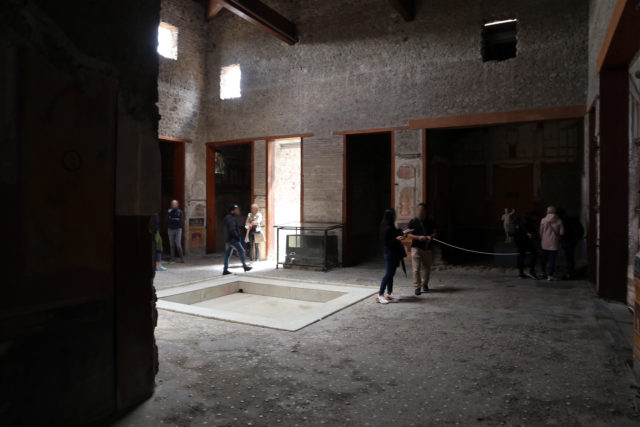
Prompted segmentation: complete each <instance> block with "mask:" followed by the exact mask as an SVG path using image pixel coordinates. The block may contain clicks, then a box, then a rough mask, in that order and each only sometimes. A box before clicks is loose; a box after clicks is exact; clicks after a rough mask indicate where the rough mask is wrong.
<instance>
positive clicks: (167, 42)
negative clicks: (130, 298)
mask: <svg viewBox="0 0 640 427" xmlns="http://www.w3.org/2000/svg"><path fill="white" fill-rule="evenodd" d="M158 53H159V54H160V55H162V56H164V57H165V58H169V59H178V27H175V26H173V25H170V24H167V23H166V22H161V23H160V25H159V26H158Z"/></svg>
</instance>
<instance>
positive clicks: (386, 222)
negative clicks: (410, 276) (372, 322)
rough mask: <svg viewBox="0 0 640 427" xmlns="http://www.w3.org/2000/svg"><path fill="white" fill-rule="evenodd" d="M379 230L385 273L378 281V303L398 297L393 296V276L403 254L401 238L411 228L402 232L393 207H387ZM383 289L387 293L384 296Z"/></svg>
mask: <svg viewBox="0 0 640 427" xmlns="http://www.w3.org/2000/svg"><path fill="white" fill-rule="evenodd" d="M380 231H381V235H382V243H383V245H384V261H385V266H386V268H385V273H384V277H382V282H381V283H380V291H379V292H378V296H377V297H376V302H378V303H380V304H388V303H390V302H397V301H398V299H397V298H395V297H393V296H392V295H391V294H392V292H393V276H395V274H396V269H397V268H398V265H400V260H402V259H403V258H404V257H405V256H406V253H405V250H404V246H402V242H401V240H402V239H403V238H404V236H405V235H406V234H407V233H409V232H411V230H405V231H404V232H403V231H401V230H399V229H398V228H396V211H394V210H393V209H387V210H386V211H384V215H383V217H382V223H381V224H380ZM385 291H386V292H387V295H386V296H385V294H384V293H385Z"/></svg>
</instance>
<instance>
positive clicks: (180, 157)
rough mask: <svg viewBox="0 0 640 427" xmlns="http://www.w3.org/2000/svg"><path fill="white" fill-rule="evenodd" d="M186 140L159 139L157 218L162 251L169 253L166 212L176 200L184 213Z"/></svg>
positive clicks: (183, 247)
mask: <svg viewBox="0 0 640 427" xmlns="http://www.w3.org/2000/svg"><path fill="white" fill-rule="evenodd" d="M186 142H189V141H186V140H177V139H174V138H167V137H159V138H158V144H159V147H160V159H161V182H160V191H161V201H160V206H158V216H159V218H160V235H161V236H162V243H163V245H162V246H163V249H164V252H165V253H167V254H168V253H169V251H170V246H169V235H168V234H167V233H168V232H167V210H168V209H169V207H170V205H171V201H172V200H177V201H178V203H179V204H180V209H182V210H183V211H184V209H185V206H184V157H185V145H184V144H185V143H186ZM184 241H185V233H182V249H183V250H185V249H186V248H185V246H184Z"/></svg>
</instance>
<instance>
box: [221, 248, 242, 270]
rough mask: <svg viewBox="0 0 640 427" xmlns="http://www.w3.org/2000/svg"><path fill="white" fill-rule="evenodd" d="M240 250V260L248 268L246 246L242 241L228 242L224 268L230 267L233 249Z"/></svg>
mask: <svg viewBox="0 0 640 427" xmlns="http://www.w3.org/2000/svg"><path fill="white" fill-rule="evenodd" d="M234 249H235V250H236V251H238V256H239V257H240V261H242V266H243V267H244V268H247V263H246V262H245V260H244V248H243V247H242V244H241V243H240V242H233V243H228V246H227V250H226V251H225V253H224V270H225V271H227V269H228V268H229V257H230V256H231V251H233V250H234Z"/></svg>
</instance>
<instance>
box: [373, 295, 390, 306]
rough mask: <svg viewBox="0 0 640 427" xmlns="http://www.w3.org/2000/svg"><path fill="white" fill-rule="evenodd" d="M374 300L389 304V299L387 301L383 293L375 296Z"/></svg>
mask: <svg viewBox="0 0 640 427" xmlns="http://www.w3.org/2000/svg"><path fill="white" fill-rule="evenodd" d="M376 302H379V303H380V304H389V301H387V299H386V298H385V296H384V295H378V296H377V297H376Z"/></svg>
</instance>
